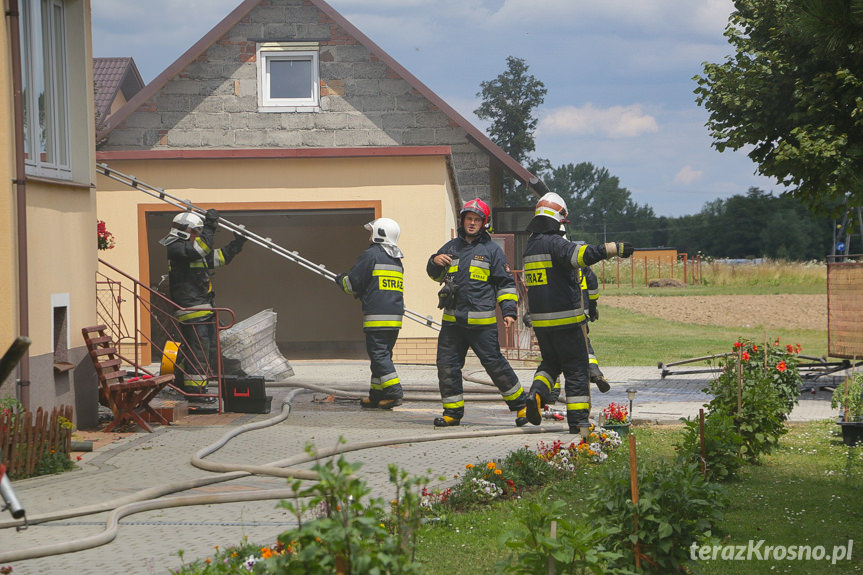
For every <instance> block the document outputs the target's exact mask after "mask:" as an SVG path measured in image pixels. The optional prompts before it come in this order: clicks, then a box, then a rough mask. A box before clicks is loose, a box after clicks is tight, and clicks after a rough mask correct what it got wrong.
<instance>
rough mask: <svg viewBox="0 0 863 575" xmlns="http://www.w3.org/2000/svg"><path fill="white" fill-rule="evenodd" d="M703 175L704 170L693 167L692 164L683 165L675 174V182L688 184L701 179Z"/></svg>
mask: <svg viewBox="0 0 863 575" xmlns="http://www.w3.org/2000/svg"><path fill="white" fill-rule="evenodd" d="M703 175H704V172H703V171H701V170H696V169H693V168H692V166H683V168H681V170H680V171H679V172H677V175H676V176H674V183H676V184H683V185H686V186H688V185H690V184H694V183H695V182H697V181H698V180H700V179H701V176H703Z"/></svg>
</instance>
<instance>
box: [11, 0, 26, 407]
mask: <svg viewBox="0 0 863 575" xmlns="http://www.w3.org/2000/svg"><path fill="white" fill-rule="evenodd" d="M6 16H7V18H8V22H9V39H10V44H11V46H10V48H11V51H12V103H13V107H14V111H15V112H14V130H15V180H14V183H15V202H16V212H17V221H18V226H17V227H18V230H17V231H18V335H19V336H21V337H28V336H29V335H30V298H29V291H30V289H29V277H28V267H27V181H26V171H25V166H24V97H23V90H22V85H23V82H22V80H21V33H20V31H21V28H20V13H19V11H18V0H9V9H8V11H7V12H6ZM17 395H18V400H19V401H20V402H21V403H22V404H23V406H24V409H29V408H30V354H29V352H28V351H25V352H24V355H23V357H21V361H20V362H19V363H18V389H17Z"/></svg>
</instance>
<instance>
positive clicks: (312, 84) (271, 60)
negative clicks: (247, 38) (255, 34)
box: [257, 42, 321, 112]
mask: <svg viewBox="0 0 863 575" xmlns="http://www.w3.org/2000/svg"><path fill="white" fill-rule="evenodd" d="M257 56H258V57H257V65H258V104H259V106H260V108H261V111H265V112H267V111H274V112H276V111H278V112H302V111H315V110H317V109H318V108H319V106H320V92H321V90H320V74H319V73H318V45H317V43H310V42H300V43H287V42H265V43H261V44H258V48H257Z"/></svg>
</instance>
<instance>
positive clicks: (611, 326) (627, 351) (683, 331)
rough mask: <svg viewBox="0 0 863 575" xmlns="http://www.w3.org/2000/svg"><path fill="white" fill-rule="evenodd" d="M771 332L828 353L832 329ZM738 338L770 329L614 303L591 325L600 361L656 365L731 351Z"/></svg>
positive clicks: (756, 337) (757, 336) (759, 336)
mask: <svg viewBox="0 0 863 575" xmlns="http://www.w3.org/2000/svg"><path fill="white" fill-rule="evenodd" d="M766 335H767V337H768V338H769V339H770V341H771V342H772V341H773V340H775V339H776V338H777V337H778V338H779V339H780V341H782V342H785V343H791V344H797V343H799V344H800V345H801V346H802V348H803V354H805V355H810V356H814V357H821V356H823V355H825V354H826V353H827V331H826V330H807V329H782V330H775V331H773V332H771V333H768V334H766ZM738 337H744V338H749V339H751V340H753V341H762V340H763V339H764V337H765V333H764V331H763V330H761V329H757V328H756V329H747V328H736V327H734V328H731V327H716V326H705V325H695V324H691V323H680V322H674V321H666V320H662V319H658V318H655V317H651V316H647V315H643V314H638V313H633V312H631V311H628V310H624V309H617V308H613V307H610V306H606V307H604V308H602V317H601V319H600V321H599V322H597V323H596V326H595V327H594V326H591V329H590V340H591V343H593V346H594V348H596V351H597V355H598V357H599V363H600V365H656V364H657V363H659V362H663V363H671V362H675V361H682V360H686V359H692V358H696V357H704V356H708V355H713V354H720V353H726V352H729V351H731V344H733V343H734V342H735V341H737V338H738ZM692 365H699V364H692ZM700 365H704V363H702V364H700Z"/></svg>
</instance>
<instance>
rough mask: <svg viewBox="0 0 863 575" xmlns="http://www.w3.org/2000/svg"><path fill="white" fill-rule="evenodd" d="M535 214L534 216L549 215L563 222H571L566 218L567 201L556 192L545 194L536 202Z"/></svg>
mask: <svg viewBox="0 0 863 575" xmlns="http://www.w3.org/2000/svg"><path fill="white" fill-rule="evenodd" d="M533 215H534V217H536V216H547V217H549V218H553V219H554V220H555V221H556V222H558V223H561V224H565V223H568V222H569V220H567V219H566V216H567V211H566V202H564V201H563V198H561V197H560V196H559V195H557V194H555V193H554V192H549V193H547V194H545V195H544V196H542V197H541V198H540V199H539V201H538V202H536V211H535V212H534V214H533Z"/></svg>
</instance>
